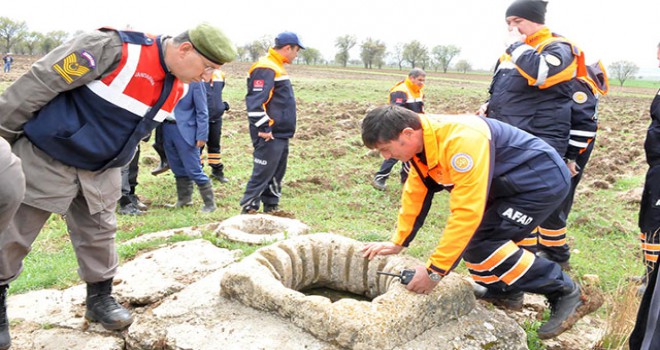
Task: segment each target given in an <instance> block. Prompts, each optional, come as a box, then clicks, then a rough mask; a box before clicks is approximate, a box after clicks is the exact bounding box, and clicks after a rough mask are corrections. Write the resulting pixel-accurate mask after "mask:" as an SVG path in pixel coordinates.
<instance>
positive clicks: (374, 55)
mask: <svg viewBox="0 0 660 350" xmlns="http://www.w3.org/2000/svg"><path fill="white" fill-rule="evenodd" d="M360 47H361V48H362V51H360V58H361V59H362V63H364V68H369V69H371V68H372V67H373V65H376V66H377V67H378V68H380V67H382V66H383V63H384V61H385V50H386V49H387V47H386V46H385V43H384V42H382V41H380V40H374V39H372V38H367V40H365V41H364V42H363V43H362V45H361V46H360Z"/></svg>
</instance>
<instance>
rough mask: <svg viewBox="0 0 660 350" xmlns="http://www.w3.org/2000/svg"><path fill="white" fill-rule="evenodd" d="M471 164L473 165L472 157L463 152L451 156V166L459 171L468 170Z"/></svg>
mask: <svg viewBox="0 0 660 350" xmlns="http://www.w3.org/2000/svg"><path fill="white" fill-rule="evenodd" d="M472 165H474V162H473V161H472V158H471V157H470V156H469V155H467V154H465V153H458V154H456V155H454V156H453V157H451V166H452V167H453V168H454V170H456V171H458V172H459V173H464V172H466V171H470V169H472Z"/></svg>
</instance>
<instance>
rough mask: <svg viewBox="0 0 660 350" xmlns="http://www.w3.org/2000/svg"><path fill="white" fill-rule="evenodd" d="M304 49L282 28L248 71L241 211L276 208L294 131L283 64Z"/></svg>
mask: <svg viewBox="0 0 660 350" xmlns="http://www.w3.org/2000/svg"><path fill="white" fill-rule="evenodd" d="M300 49H303V50H304V49H305V47H304V46H303V45H302V43H300V40H299V39H298V36H297V35H296V34H295V33H292V32H283V33H280V34H278V35H277V37H276V38H275V46H274V47H272V48H270V49H269V50H268V54H267V55H266V56H264V57H261V58H260V59H259V61H258V62H257V63H255V64H254V65H252V67H251V68H250V71H249V72H248V74H249V76H248V80H247V95H246V96H245V104H246V106H247V112H248V120H249V122H250V137H251V138H252V145H253V146H254V153H253V158H254V159H253V161H254V164H253V168H252V176H251V177H250V180H249V181H248V183H247V186H246V188H245V193H244V194H243V198H242V199H241V201H240V205H241V208H242V210H241V213H243V214H247V213H254V212H256V211H257V210H259V207H260V205H261V202H263V203H264V212H265V213H269V212H275V211H278V210H279V209H278V205H279V202H280V197H281V195H282V188H281V186H282V179H283V178H284V174H285V173H286V165H287V160H288V158H289V139H290V138H292V137H293V134H294V133H295V131H296V98H295V97H294V95H293V87H292V86H291V81H290V80H289V75H288V74H287V72H286V70H285V69H284V64H287V63H291V62H293V60H295V59H296V57H298V51H299V50H300Z"/></svg>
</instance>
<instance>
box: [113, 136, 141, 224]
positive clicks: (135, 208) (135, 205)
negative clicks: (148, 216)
mask: <svg viewBox="0 0 660 350" xmlns="http://www.w3.org/2000/svg"><path fill="white" fill-rule="evenodd" d="M139 163H140V145H139V144H138V146H137V148H136V149H135V155H134V156H133V159H131V162H130V163H128V164H127V165H125V166H124V167H123V168H121V198H119V209H117V213H118V214H119V215H142V214H144V211H145V210H147V205H146V204H144V203H142V201H140V198H138V196H137V195H136V194H135V188H136V187H137V185H138V182H137V177H138V172H139V170H140V165H139Z"/></svg>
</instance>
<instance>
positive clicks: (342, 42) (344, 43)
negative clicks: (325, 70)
mask: <svg viewBox="0 0 660 350" xmlns="http://www.w3.org/2000/svg"><path fill="white" fill-rule="evenodd" d="M356 43H357V39H356V38H355V36H353V35H348V34H346V35H343V36H340V37H338V38H337V40H335V47H336V48H338V49H339V52H337V54H336V55H335V61H336V62H337V63H339V64H341V65H342V66H344V67H346V65H347V64H348V59H349V54H348V52H349V51H350V50H351V49H352V48H353V46H355V44H356Z"/></svg>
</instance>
